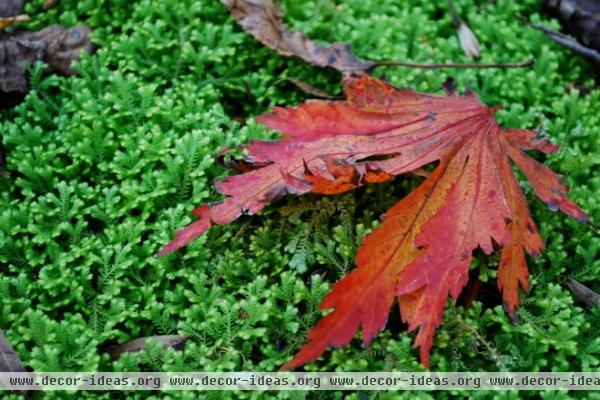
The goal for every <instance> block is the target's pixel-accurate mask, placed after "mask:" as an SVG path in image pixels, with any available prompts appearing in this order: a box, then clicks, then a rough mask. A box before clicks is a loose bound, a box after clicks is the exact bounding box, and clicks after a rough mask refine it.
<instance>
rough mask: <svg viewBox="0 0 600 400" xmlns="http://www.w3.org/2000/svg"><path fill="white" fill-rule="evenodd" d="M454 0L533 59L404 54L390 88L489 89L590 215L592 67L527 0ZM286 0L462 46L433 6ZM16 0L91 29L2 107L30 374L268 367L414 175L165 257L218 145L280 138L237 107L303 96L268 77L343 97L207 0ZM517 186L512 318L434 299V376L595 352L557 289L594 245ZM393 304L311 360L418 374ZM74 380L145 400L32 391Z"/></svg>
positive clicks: (207, 179)
mask: <svg viewBox="0 0 600 400" xmlns="http://www.w3.org/2000/svg"><path fill="white" fill-rule="evenodd" d="M455 3H456V6H457V8H458V9H459V11H460V12H461V15H463V16H464V17H465V19H467V20H468V22H469V25H470V26H471V28H472V29H473V30H474V31H476V33H477V35H478V38H479V41H480V43H481V46H482V61H489V62H492V61H494V62H508V61H515V60H522V59H525V58H528V57H530V56H531V57H534V58H535V60H536V64H535V66H534V67H532V68H530V69H516V70H460V71H458V70H444V71H425V70H411V69H399V68H398V69H386V70H385V71H384V70H381V71H378V72H376V73H375V76H380V75H379V74H383V73H385V77H386V79H388V80H389V81H390V82H392V83H393V84H395V85H397V86H411V87H413V88H415V89H417V90H420V91H427V92H440V91H441V87H442V84H443V82H444V81H445V80H446V78H448V77H453V78H455V79H456V80H457V85H458V88H459V90H463V89H465V88H466V87H467V86H470V87H472V88H473V89H474V90H475V91H477V92H478V93H480V95H481V98H482V100H483V101H484V102H486V103H487V104H496V103H501V104H502V105H503V106H504V108H503V109H502V110H500V111H499V112H498V113H497V117H498V119H499V120H500V122H501V123H502V124H503V125H504V126H507V127H523V128H537V129H541V130H542V131H544V132H545V133H546V134H547V135H548V136H549V137H550V138H551V139H552V140H553V141H555V142H556V143H558V144H560V145H561V150H560V152H559V153H558V154H556V155H551V156H549V157H548V158H547V159H546V160H545V162H546V164H547V165H548V166H549V167H551V168H553V169H555V170H557V171H559V172H560V173H562V174H563V175H565V176H566V183H567V184H569V186H570V187H571V197H572V198H573V199H574V200H575V201H577V202H578V203H579V204H581V205H582V207H583V208H584V209H585V210H586V211H588V212H590V217H591V219H592V220H594V221H598V220H599V218H600V216H599V215H598V209H599V208H600V207H598V206H599V204H598V200H597V199H598V198H600V177H599V175H598V170H599V168H600V164H599V162H598V161H597V158H598V157H597V154H598V153H599V152H600V135H598V132H597V128H596V127H597V126H598V125H599V123H600V121H599V120H600V116H599V115H598V113H597V104H598V102H599V101H600V91H599V90H597V89H595V90H592V91H591V92H589V93H588V91H587V90H585V91H583V92H584V93H582V91H581V90H580V89H578V88H579V87H581V86H589V87H593V86H594V85H595V83H594V81H593V77H594V70H593V69H592V67H591V66H590V65H589V64H587V63H586V62H585V61H583V60H581V59H578V58H576V57H574V56H573V55H572V54H571V53H569V52H568V51H567V50H563V49H562V48H560V47H559V46H557V45H555V44H553V43H551V42H549V41H548V40H547V39H546V38H544V36H543V35H542V34H541V33H539V32H536V31H534V30H530V29H528V28H526V27H524V26H523V25H522V24H520V23H519V22H518V21H517V20H516V19H515V18H514V17H515V16H516V15H526V16H529V17H530V18H531V19H532V20H533V21H534V22H544V23H546V24H549V25H550V26H554V27H555V28H557V27H558V25H557V23H556V22H553V21H549V20H547V18H546V17H545V16H543V15H540V12H541V2H539V1H533V0H531V1H524V2H518V3H516V2H512V1H508V0H499V1H497V2H495V3H491V4H487V3H486V4H483V5H476V6H474V5H473V3H472V2H471V1H467V0H464V1H456V2H455ZM282 5H283V8H284V9H285V11H286V15H287V21H288V23H289V25H290V26H291V27H293V28H294V29H301V30H304V31H306V32H307V34H309V35H310V36H311V37H313V38H316V39H320V40H324V41H325V40H326V41H334V40H335V41H347V42H350V43H352V45H353V48H354V50H355V53H356V54H357V55H358V56H362V57H364V58H369V59H382V60H383V59H406V60H411V61H415V62H428V61H436V62H444V61H446V62H449V61H467V59H466V58H464V56H463V55H462V51H461V49H460V47H459V44H458V40H457V39H456V36H455V30H454V27H453V25H452V23H451V21H450V18H449V16H448V15H447V11H446V8H445V3H444V2H439V3H435V4H434V2H420V1H409V2H402V3H398V2H396V1H381V2H377V4H375V3H374V2H373V3H370V2H363V1H358V0H356V1H344V2H339V3H338V2H333V1H314V2H295V1H284V2H283V4H282ZM26 11H27V14H29V15H31V16H32V17H33V23H31V24H30V25H29V28H31V29H38V28H41V27H43V26H45V25H47V24H49V23H61V24H64V25H66V26H74V25H80V24H86V25H89V26H90V27H91V28H92V29H93V30H94V33H93V35H92V38H93V41H94V42H95V43H96V44H97V45H98V46H99V50H98V52H97V53H96V54H95V55H94V56H84V57H83V60H82V61H81V62H80V63H79V64H78V66H77V68H78V70H79V71H80V75H79V76H76V77H69V78H64V77H57V76H47V77H45V76H44V75H43V74H42V68H41V66H34V67H32V68H31V69H30V74H31V82H30V86H31V88H32V91H31V92H30V93H29V95H28V96H27V98H26V99H25V101H24V103H22V104H21V105H20V106H18V107H17V108H15V109H13V110H9V111H3V112H2V120H1V122H0V132H1V134H2V136H3V139H4V143H5V146H6V148H7V152H8V155H7V169H8V170H9V171H10V173H9V174H5V175H3V176H2V177H1V178H0V271H1V274H0V302H1V304H0V328H2V329H3V330H4V331H5V333H6V335H7V338H8V339H9V340H10V341H11V343H12V344H13V347H14V348H15V350H16V351H17V352H18V353H19V354H20V356H21V358H22V360H23V361H24V363H25V364H26V365H28V366H30V367H31V368H33V369H35V370H40V371H43V370H46V371H52V370H65V371H69V370H71V371H92V370H106V371H125V370H127V371H138V370H139V371H146V370H155V371H169V370H171V371H186V370H187V371H196V370H215V371H233V370H262V371H265V370H266V371H270V370H277V369H278V368H279V367H280V366H281V365H282V364H283V363H285V362H286V361H287V360H289V358H290V357H291V355H292V354H293V353H294V352H295V351H297V350H298V349H299V348H300V346H301V345H302V343H303V342H304V340H305V339H304V338H305V337H306V333H307V331H308V330H309V329H310V327H311V326H313V325H314V323H315V322H316V320H317V319H318V318H319V316H320V315H321V312H320V311H319V310H318V304H319V302H320V301H321V299H322V297H323V296H324V294H325V293H326V292H327V291H328V290H329V289H330V287H331V284H332V283H333V282H335V281H336V280H337V279H339V278H340V277H341V276H343V275H344V274H346V273H347V272H348V271H350V270H351V269H352V268H353V267H354V265H353V259H354V256H355V253H356V248H357V246H358V245H359V243H360V238H361V237H362V236H364V235H365V234H366V233H368V232H370V231H371V230H372V229H373V228H374V227H376V226H378V224H379V215H380V214H381V213H383V212H384V211H385V210H386V209H387V208H389V207H390V206H391V205H392V204H394V203H395V202H396V200H397V198H398V197H400V196H402V195H404V194H406V193H408V192H409V191H410V190H412V189H413V188H414V187H415V185H416V184H417V183H418V182H419V180H418V178H414V179H410V178H409V179H402V178H401V179H398V180H395V181H393V182H390V183H385V184H382V185H375V186H371V187H368V188H363V189H359V190H357V191H355V192H352V193H347V194H344V195H342V196H336V197H322V198H316V197H311V196H305V197H304V198H301V199H289V200H285V201H284V202H283V203H280V204H279V206H278V207H276V208H271V209H269V210H268V211H267V212H265V213H263V214H262V215H261V216H258V217H254V218H251V219H250V218H247V219H241V220H240V221H238V222H236V223H234V224H233V225H231V226H228V227H216V228H214V229H212V230H211V232H210V233H208V234H207V235H205V236H204V237H201V238H198V239H197V240H195V241H194V242H193V243H192V244H190V245H189V246H187V248H186V249H184V250H181V251H179V252H177V253H176V254H174V255H171V256H169V257H166V258H155V257H154V254H155V253H156V252H157V251H158V250H159V249H160V247H161V246H162V245H163V244H164V243H166V242H167V241H168V240H169V239H170V238H171V234H172V232H173V231H174V230H177V229H178V228H181V227H183V226H184V225H186V224H187V223H189V222H190V221H191V217H190V211H191V208H192V207H193V205H194V204H200V203H205V202H208V201H213V200H217V199H219V195H218V194H217V193H216V192H215V191H214V190H213V189H212V188H211V182H212V180H213V179H214V178H217V177H218V176H220V174H222V170H221V169H220V168H219V167H218V165H217V164H216V162H215V160H214V157H213V155H214V154H215V153H216V151H217V150H218V149H219V148H220V147H222V146H230V147H235V146H236V145H239V144H241V143H244V142H247V141H248V140H249V139H251V138H263V139H264V138H270V137H275V135H276V134H275V133H274V132H270V131H268V130H266V129H265V128H264V127H261V126H259V125H258V124H256V123H254V122H253V121H252V119H251V116H252V115H257V114H259V113H262V112H265V111H267V110H269V109H270V108H271V107H272V106H274V105H292V104H296V103H298V102H300V101H302V100H304V99H305V98H307V96H306V95H305V94H303V93H301V92H299V91H298V90H296V89H295V88H294V86H293V85H290V84H289V83H285V82H279V81H280V80H281V79H282V78H285V77H291V78H296V79H301V80H303V81H306V82H308V83H310V84H312V85H314V86H317V87H320V88H323V89H326V90H328V91H329V92H331V93H339V92H340V89H341V88H340V86H339V75H337V73H335V72H334V71H328V70H321V69H317V68H314V67H311V66H308V65H306V64H304V63H302V62H301V61H297V60H293V59H289V58H284V57H280V56H277V55H275V54H274V53H273V52H272V51H271V50H269V49H267V48H264V47H263V46H262V45H260V44H259V43H258V42H257V41H256V40H254V39H253V38H251V37H250V36H249V35H247V34H246V33H244V32H242V31H241V29H240V28H239V27H237V26H236V24H235V22H234V21H233V20H232V18H231V17H229V15H228V12H227V9H226V8H225V7H224V6H222V5H221V4H220V3H219V2H217V1H192V0H183V1H182V0H178V1H176V0H165V1H161V2H158V1H150V0H141V1H137V2H128V1H121V0H109V1H102V0H86V1H75V0H62V1H61V2H60V4H59V6H58V7H56V8H52V9H50V10H47V11H43V10H42V1H41V0H39V1H37V0H36V1H30V2H29V3H28V5H27V9H26ZM367 56H368V57H367ZM524 190H525V193H526V195H527V197H528V200H529V203H530V206H531V210H532V215H533V217H534V219H535V220H536V221H537V222H538V226H539V228H540V231H541V234H542V236H543V237H544V238H545V239H546V245H547V250H546V251H545V253H544V255H543V256H542V257H541V258H539V259H531V260H530V261H529V265H530V269H531V292H530V294H529V296H527V298H526V299H524V304H523V306H522V308H521V310H520V311H519V313H518V319H519V324H518V325H514V324H513V323H512V322H511V320H510V319H509V318H508V317H507V316H506V314H505V312H504V310H503V309H502V306H501V302H500V299H499V297H494V296H493V295H491V294H489V293H493V291H494V290H495V288H493V289H494V290H490V291H485V292H484V293H485V295H484V296H481V297H480V298H478V301H475V302H474V303H473V306H472V307H471V308H468V309H465V308H464V307H460V306H450V307H448V308H447V310H446V313H445V316H444V323H443V324H442V326H441V327H440V328H439V331H438V334H437V337H436V342H435V346H434V348H433V350H432V356H431V369H432V370H436V371H456V370H488V371H494V370H514V371H539V370H554V371H569V370H595V369H597V368H598V367H599V366H600V339H598V338H597V332H598V329H600V311H599V310H598V309H595V310H585V309H583V308H580V307H579V305H578V303H577V302H576V300H575V299H574V297H573V295H572V294H571V292H570V291H569V290H568V288H567V286H566V285H565V281H566V279H567V278H569V277H572V278H575V279H577V280H579V281H581V282H583V283H585V284H587V285H588V286H590V287H592V288H593V289H595V290H597V291H598V290H600V282H599V280H598V276H600V262H599V261H598V260H599V258H600V240H599V239H598V237H597V236H596V234H595V233H594V232H593V231H592V230H590V229H589V227H587V226H585V225H582V224H580V223H578V222H576V221H574V220H571V219H569V218H567V217H565V216H563V215H560V214H556V213H552V212H551V211H549V210H548V209H547V207H546V206H545V205H543V204H542V203H541V202H539V201H537V200H533V195H532V193H531V187H529V186H528V185H524ZM497 261H498V260H497V259H493V258H491V259H490V258H485V257H480V258H478V259H477V260H476V262H475V264H476V265H478V266H479V268H480V272H479V278H480V279H481V280H482V281H483V282H484V284H489V285H494V284H495V283H494V282H495V277H494V273H495V272H494V271H495V265H497ZM488 264H489V266H490V268H488ZM486 282H487V283H486ZM395 314H397V313H395V312H393V313H392V314H391V315H390V322H389V324H388V328H387V329H386V330H384V331H383V332H382V333H381V334H380V335H379V336H378V338H377V339H375V340H374V342H373V344H372V345H371V347H370V348H368V349H364V348H362V346H361V344H360V341H359V340H355V341H354V342H353V345H352V346H349V347H347V348H344V349H339V350H335V351H332V352H328V353H326V357H324V358H323V359H322V360H321V361H319V362H317V363H315V364H310V365H308V366H307V367H306V369H307V370H324V371H325V370H339V371H382V370H421V369H422V367H421V366H420V364H419V363H418V358H417V357H418V354H417V351H416V350H414V349H412V348H411V337H410V335H409V334H406V333H404V331H405V327H404V326H402V325H401V323H400V321H399V318H398V317H396V316H395ZM174 333H178V334H181V335H187V336H190V338H191V339H190V340H189V341H188V342H187V343H186V346H185V348H184V349H183V350H182V351H176V350H173V349H166V350H165V349H162V348H161V347H160V346H159V345H151V346H150V347H149V348H148V350H147V351H143V352H140V353H131V354H126V355H124V356H122V357H121V358H120V359H119V360H117V361H111V360H110V358H109V357H108V355H107V354H104V353H103V352H102V350H103V349H104V347H105V346H107V345H110V344H114V343H123V342H125V341H127V340H130V339H134V338H137V337H141V336H152V335H161V334H174ZM222 395H223V394H217V393H215V394H213V395H206V397H208V398H212V397H215V398H220V396H222ZM363 395H365V396H367V398H369V397H376V396H377V395H376V394H373V393H364V394H363ZM456 395H459V396H466V393H463V394H460V393H459V394H456ZM470 395H471V396H478V394H477V393H471V394H470ZM522 395H523V393H521V396H522ZM525 395H527V394H525ZM556 395H557V394H556V393H547V394H544V393H542V394H541V396H542V397H548V398H550V397H551V398H556ZM588 395H589V394H588ZM7 396H8V395H7ZM81 396H86V397H100V398H102V397H104V398H111V396H112V397H125V396H126V397H131V398H147V397H148V393H130V394H127V395H124V394H113V395H109V394H95V393H87V394H71V395H68V394H64V393H48V394H46V395H45V396H44V397H45V398H64V397H72V398H76V397H77V398H79V397H81ZM196 396H197V394H194V393H172V394H163V395H155V396H154V397H155V398H196ZM232 396H233V394H232ZM236 396H238V397H243V398H245V397H255V398H261V397H266V395H263V394H259V393H246V394H236ZM272 396H279V397H281V398H309V397H315V396H317V394H315V393H311V394H307V393H291V392H290V393H280V394H272ZM319 396H320V397H323V398H342V397H348V398H360V396H361V394H358V393H352V394H350V393H348V394H333V393H323V394H322V395H319ZM414 396H415V394H396V393H389V394H381V395H379V397H381V398H402V397H406V398H413V397H414ZM420 396H422V397H423V398H430V397H432V396H431V395H430V394H426V393H422V394H421V395H420ZM439 396H441V397H443V396H448V397H450V396H452V397H454V396H455V395H454V394H453V395H451V394H438V395H437V396H436V397H439ZM479 396H481V397H489V396H490V394H489V393H487V394H486V393H480V394H479ZM496 396H497V397H499V398H512V397H515V398H517V394H510V393H504V394H500V393H498V394H497V395H496ZM531 396H533V395H531ZM561 396H563V397H564V398H569V397H581V396H583V394H577V393H571V394H566V393H563V394H561Z"/></svg>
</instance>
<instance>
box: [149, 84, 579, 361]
mask: <svg viewBox="0 0 600 400" xmlns="http://www.w3.org/2000/svg"><path fill="white" fill-rule="evenodd" d="M344 86H345V87H344V89H345V93H346V96H347V100H346V101H339V102H327V101H309V102H306V103H304V104H301V105H300V106H298V107H295V108H275V110H274V113H273V114H268V115H262V116H260V117H257V121H259V122H260V123H263V124H264V125H266V126H268V127H270V128H273V129H277V130H279V131H281V132H282V133H283V134H284V135H285V137H284V139H282V140H279V141H274V142H260V141H256V142H253V143H251V144H250V145H249V146H247V149H246V150H247V159H246V160H245V162H246V167H245V168H244V170H245V171H248V172H245V173H243V174H240V175H235V176H230V177H228V178H227V179H226V180H225V181H224V182H220V183H217V184H216V186H217V189H218V190H219V191H220V192H221V193H223V194H225V195H227V196H228V197H226V198H225V200H223V201H222V202H220V203H218V204H214V205H210V206H207V205H205V206H201V207H199V208H197V209H196V210H194V215H195V216H197V217H198V218H199V219H198V220H197V221H196V222H194V223H192V224H191V225H189V226H188V227H186V228H185V229H183V230H181V231H179V232H177V234H176V238H175V239H174V240H173V241H172V242H171V243H169V244H167V245H166V246H165V247H164V248H163V250H162V251H161V252H160V253H159V254H160V255H163V254H166V253H169V252H171V251H174V250H176V249H178V248H180V247H182V246H184V245H185V244H187V243H189V242H190V241H191V240H192V239H194V238H195V237H197V236H198V235H200V234H202V233H204V232H205V231H206V230H207V229H208V228H210V226H211V225H212V224H213V223H216V224H225V223H228V222H231V221H233V220H234V219H236V218H238V217H239V216H240V215H242V214H255V213H257V212H259V211H260V210H262V209H263V208H264V207H265V206H266V205H267V204H268V203H269V202H270V201H272V200H273V199H275V198H278V197H280V196H282V195H284V194H287V193H290V194H297V195H300V194H304V193H308V192H312V193H322V194H333V193H341V192H344V191H347V190H351V189H354V188H356V187H359V186H361V185H364V184H366V183H371V182H383V181H386V180H389V179H391V178H392V177H394V176H396V175H400V174H403V173H405V172H409V171H414V170H416V169H418V168H420V167H422V166H424V165H427V164H430V163H433V162H439V163H438V165H437V166H436V168H435V169H434V170H433V172H432V173H431V174H430V175H429V176H428V177H427V179H425V181H423V182H422V183H421V185H420V186H419V187H418V188H417V189H415V190H414V191H413V192H412V193H410V194H409V195H408V196H406V197H405V198H404V199H402V200H401V201H400V202H399V203H397V204H396V205H395V206H394V207H392V208H391V209H390V210H389V211H388V212H387V213H386V215H385V219H384V221H383V223H382V225H381V226H380V227H379V228H378V229H376V230H375V231H374V232H373V233H371V234H370V235H369V236H368V237H367V238H366V240H365V241H364V243H363V244H362V246H361V247H360V249H359V251H358V254H357V257H356V265H357V268H356V269H355V270H354V271H352V272H351V273H350V274H348V275H347V276H346V277H344V278H343V279H342V280H340V281H339V282H337V283H336V284H335V285H334V286H333V289H332V291H331V292H330V293H329V294H328V295H327V296H326V297H325V299H324V300H323V302H322V303H321V308H322V309H333V311H332V312H331V313H329V314H327V315H326V316H325V317H323V318H322V319H321V320H320V321H319V322H318V324H317V325H316V326H315V328H314V329H313V330H311V331H310V332H309V334H308V339H309V342H308V344H307V345H305V346H304V347H303V348H302V349H301V350H300V352H299V353H298V354H296V356H295V357H294V358H293V359H292V360H291V361H290V362H288V363H287V364H285V365H284V366H283V369H289V368H295V367H298V366H300V365H303V364H305V363H307V362H310V361H313V360H315V359H316V358H317V357H319V356H320V355H321V354H323V352H325V350H326V349H327V348H328V347H329V346H343V345H346V344H348V343H349V342H350V340H352V338H353V337H354V335H355V334H356V332H357V331H358V330H359V328H361V329H362V337H363V341H364V343H365V344H366V345H369V344H370V342H371V341H372V339H373V338H374V337H375V335H377V332H379V331H380V330H381V329H383V328H384V326H385V324H386V321H387V318H388V315H389V311H390V308H391V306H392V304H393V302H394V300H395V299H396V298H398V301H399V304H400V312H401V316H402V319H403V320H404V321H406V322H408V323H409V331H412V330H416V329H418V333H417V336H416V340H415V346H418V347H420V354H421V360H422V362H423V364H424V365H426V366H428V364H429V352H430V349H431V346H432V344H433V338H434V333H435V330H436V328H437V327H438V326H439V325H440V323H441V321H442V315H443V311H444V307H445V304H446V301H447V299H448V297H452V298H453V299H456V298H457V297H458V296H459V294H460V292H461V291H462V289H463V288H464V286H465V284H466V283H467V279H468V270H469V264H470V262H471V258H472V253H473V250H475V249H476V248H481V249H482V250H483V251H484V252H485V253H487V254H491V253H492V252H494V251H495V250H497V249H499V250H500V266H499V270H498V287H499V289H500V290H501V291H502V296H503V299H504V302H505V303H506V306H507V308H508V310H509V312H514V311H515V310H516V309H517V308H518V306H519V287H521V288H523V289H524V290H528V272H527V263H526V259H525V253H529V254H531V255H538V254H540V252H541V251H542V249H543V242H542V239H541V237H540V236H539V234H538V231H537V228H536V226H535V223H534V222H533V220H532V219H531V216H530V215H529V210H528V208H527V203H526V201H525V197H524V195H523V193H522V192H521V189H520V188H519V185H518V182H517V180H516V178H515V176H514V174H513V171H512V166H511V160H512V162H513V163H515V164H516V165H517V166H518V167H519V169H521V171H522V172H523V173H524V174H525V176H526V177H527V179H528V180H529V181H530V182H531V185H532V187H533V189H534V191H535V193H536V194H537V196H538V197H539V198H540V199H541V200H542V201H544V202H545V203H547V204H548V205H549V207H550V208H551V209H552V210H558V209H560V210H562V211H563V212H565V213H566V214H569V215H571V216H573V217H575V218H577V219H579V220H581V221H587V216H586V214H585V213H584V212H583V211H582V210H581V209H580V208H579V207H578V206H577V205H576V204H575V203H574V202H572V201H571V200H569V199H568V198H567V197H566V193H567V187H566V186H564V185H563V184H562V183H561V176H560V175H558V174H556V173H554V172H553V171H551V170H550V169H548V168H546V167H545V166H544V165H543V164H541V163H539V162H537V161H536V160H534V159H533V158H530V157H529V156H528V155H527V154H526V153H525V152H524V151H525V150H538V151H542V152H545V153H551V152H554V151H556V150H557V146H555V145H553V144H551V143H550V142H548V141H547V140H546V139H544V138H540V137H538V135H537V133H536V132H534V131H527V130H517V129H502V128H501V127H500V126H499V125H498V124H497V123H496V121H495V119H494V116H493V114H494V109H492V108H489V107H487V106H486V105H485V104H483V103H481V102H480V101H479V99H478V98H477V96H476V95H468V96H456V95H450V96H433V95H427V94H421V93H416V92H413V91H410V90H401V89H397V88H395V87H393V86H391V85H389V84H387V83H385V82H382V81H380V80H377V79H374V78H371V77H367V76H361V77H358V78H347V79H346V80H345V81H344Z"/></svg>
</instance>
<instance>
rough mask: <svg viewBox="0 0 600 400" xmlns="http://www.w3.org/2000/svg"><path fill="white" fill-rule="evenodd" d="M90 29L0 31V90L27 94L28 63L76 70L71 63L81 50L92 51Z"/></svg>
mask: <svg viewBox="0 0 600 400" xmlns="http://www.w3.org/2000/svg"><path fill="white" fill-rule="evenodd" d="M90 32H91V31H90V29H89V28H87V27H83V26H77V27H74V28H70V29H66V28H64V27H62V26H60V25H51V26H49V27H47V28H45V29H42V30H41V31H38V32H25V31H19V32H12V33H7V32H0V92H4V93H13V94H16V95H19V94H21V95H22V94H25V93H26V92H27V90H28V85H27V74H26V68H25V65H24V64H25V63H29V64H32V63H34V62H36V61H44V62H45V63H47V64H48V67H49V70H50V72H58V73H61V74H65V75H72V74H74V73H75V71H74V70H73V68H72V67H71V63H72V62H73V61H74V60H76V59H78V58H79V55H80V53H81V51H82V50H84V51H88V52H91V51H92V50H93V46H92V44H91V42H90Z"/></svg>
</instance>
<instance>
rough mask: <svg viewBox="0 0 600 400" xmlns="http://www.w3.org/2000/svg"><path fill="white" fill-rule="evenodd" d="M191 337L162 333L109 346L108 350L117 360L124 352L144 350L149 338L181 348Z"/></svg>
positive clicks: (166, 345) (168, 345) (165, 345)
mask: <svg viewBox="0 0 600 400" xmlns="http://www.w3.org/2000/svg"><path fill="white" fill-rule="evenodd" d="M188 339H189V338H188V337H187V336H181V335H162V336H160V335H159V336H147V337H142V338H137V339H134V340H131V341H129V342H127V343H123V344H119V345H114V346H109V347H107V349H106V352H107V353H108V354H109V355H110V358H111V359H113V360H116V359H117V358H119V357H121V355H123V353H135V352H137V351H141V350H144V349H145V348H146V346H147V343H148V341H149V340H153V341H155V342H158V343H160V344H162V345H163V346H164V347H172V348H174V349H180V348H182V347H183V345H184V344H185V342H187V340H188Z"/></svg>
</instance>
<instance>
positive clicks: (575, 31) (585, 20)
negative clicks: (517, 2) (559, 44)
mask: <svg viewBox="0 0 600 400" xmlns="http://www.w3.org/2000/svg"><path fill="white" fill-rule="evenodd" d="M546 5H547V7H548V8H549V9H550V10H552V11H553V12H554V13H556V15H557V16H558V18H559V19H560V20H561V21H562V23H563V24H564V25H565V26H566V27H567V29H568V30H569V32H570V33H571V34H572V35H573V36H575V38H577V40H578V41H579V42H580V43H581V44H582V45H584V46H585V47H588V48H591V49H595V50H600V1H598V0H548V1H547V2H546Z"/></svg>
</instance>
